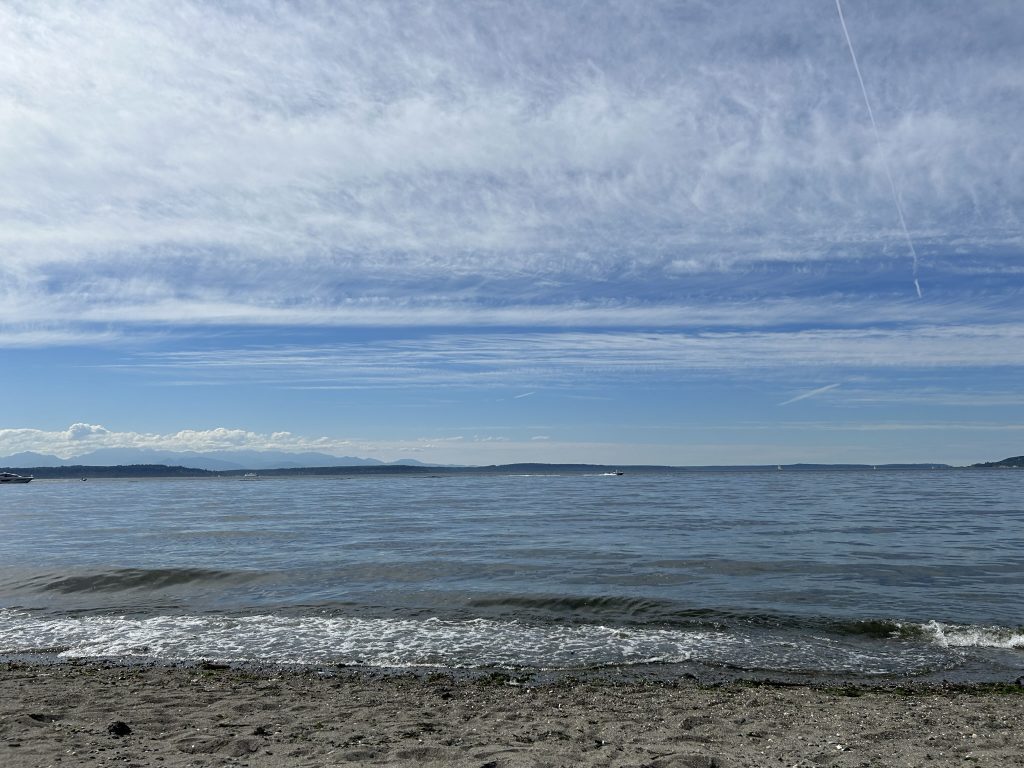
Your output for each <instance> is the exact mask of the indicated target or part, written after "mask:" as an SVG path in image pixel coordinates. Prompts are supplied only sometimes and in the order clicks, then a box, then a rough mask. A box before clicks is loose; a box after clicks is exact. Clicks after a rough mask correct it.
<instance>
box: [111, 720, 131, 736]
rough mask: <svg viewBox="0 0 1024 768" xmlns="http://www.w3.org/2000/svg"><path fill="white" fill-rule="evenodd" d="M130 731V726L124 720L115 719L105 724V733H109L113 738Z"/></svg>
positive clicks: (125, 734)
mask: <svg viewBox="0 0 1024 768" xmlns="http://www.w3.org/2000/svg"><path fill="white" fill-rule="evenodd" d="M131 732H132V729H131V726H130V725H128V723H126V722H125V721H124V720H115V721H114V722H112V723H111V724H110V725H108V726H107V733H109V734H110V735H111V736H113V737H114V738H115V739H119V738H121V737H122V736H127V735H128V734H130V733H131Z"/></svg>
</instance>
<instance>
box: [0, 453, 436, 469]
mask: <svg viewBox="0 0 1024 768" xmlns="http://www.w3.org/2000/svg"><path fill="white" fill-rule="evenodd" d="M131 464H166V465H168V466H176V467H190V468H192V469H207V470H211V471H214V472H224V471H229V470H237V469H297V468H299V467H366V466H385V465H388V464H390V465H400V466H402V465H404V466H415V467H424V466H432V465H428V464H424V463H423V462H420V461H416V460H415V459H401V460H399V461H393V462H383V461H378V460H377V459H362V458H357V457H355V456H331V455H330V454H327V453H316V452H306V453H287V452H285V451H208V452H198V451H161V450H155V449H152V448H101V449H100V450H98V451H91V452H90V453H83V454H82V455H81V456H74V457H72V458H70V459H61V458H59V457H57V456H50V455H47V454H44V453H35V452H33V451H25V452H23V453H15V454H13V455H11V456H0V466H3V467H67V466H75V465H82V466H92V467H112V466H119V465H131Z"/></svg>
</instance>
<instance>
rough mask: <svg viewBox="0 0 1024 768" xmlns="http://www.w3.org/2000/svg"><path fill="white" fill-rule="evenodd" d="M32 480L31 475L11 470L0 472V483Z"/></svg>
mask: <svg viewBox="0 0 1024 768" xmlns="http://www.w3.org/2000/svg"><path fill="white" fill-rule="evenodd" d="M31 481H32V475H28V476H27V477H26V476H25V475H16V474H14V473H13V472H0V483H28V482H31Z"/></svg>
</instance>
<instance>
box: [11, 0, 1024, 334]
mask: <svg viewBox="0 0 1024 768" xmlns="http://www.w3.org/2000/svg"><path fill="white" fill-rule="evenodd" d="M176 9H177V10H176V12H173V13H172V12H170V11H169V10H168V8H167V7H166V5H164V4H160V3H153V2H132V3H127V2H124V3H121V2H111V3H104V4H89V5H82V4H80V3H74V2H56V3H48V4H46V5H43V6H39V5H32V4H24V3H7V4H4V5H3V7H2V8H0V30H2V31H0V49H2V50H3V51H4V66H3V67H2V68H0V93H3V94H4V96H3V98H4V110H3V112H2V115H3V116H2V117H0V120H2V121H3V123H2V126H3V133H2V135H3V136H4V139H3V141H0V167H3V168H4V173H3V176H2V178H0V249H2V250H3V253H4V258H3V262H2V265H0V286H2V287H0V296H3V297H4V299H5V301H3V302H0V303H6V302H7V300H10V301H11V302H15V301H16V300H17V299H18V297H19V296H20V297H22V299H23V301H22V304H21V306H22V308H23V310H24V311H25V312H26V313H28V314H31V315H33V316H36V317H38V318H39V319H40V320H41V321H44V322H45V321H48V320H56V321H59V322H62V323H70V324H75V323H77V322H78V320H79V319H80V318H83V317H85V318H91V320H92V321H94V322H113V323H130V322H133V321H132V320H131V318H140V319H143V320H144V319H147V318H148V319H149V320H150V321H153V322H185V321H186V320H187V318H188V317H190V316H191V317H193V318H195V319H194V322H208V323H226V322H243V323H244V322H256V321H257V318H258V317H259V316H260V315H261V313H263V316H264V317H266V318H267V320H265V322H275V321H280V322H285V323H296V322H320V321H321V320H318V319H317V318H327V319H326V322H338V323H347V322H356V323H359V322H383V323H387V322H389V320H388V312H387V310H386V307H387V305H389V304H390V303H392V302H394V301H395V300H396V299H399V298H408V297H409V296H420V297H425V296H437V295H439V296H442V297H444V300H443V304H442V306H441V307H438V308H435V309H437V310H438V311H439V313H440V314H442V315H445V314H447V315H448V316H449V317H454V316H457V315H458V314H459V313H460V304H461V306H462V307H468V308H469V310H471V311H470V313H469V314H472V313H473V312H474V311H476V310H479V309H484V310H486V312H485V313H484V314H486V313H487V312H489V313H491V314H492V315H493V316H495V317H497V316H499V315H500V313H501V312H502V311H503V305H504V304H505V302H506V300H507V297H508V296H510V295H514V296H517V297H519V299H520V300H522V299H523V297H530V298H532V299H535V300H536V303H537V304H539V305H541V306H545V305H552V307H553V311H554V312H555V313H556V314H557V313H558V312H560V311H561V312H565V311H569V309H571V307H570V305H569V302H568V301H567V298H568V297H571V296H577V297H578V296H580V295H581V294H585V295H588V296H589V297H590V298H591V299H596V300H597V301H595V306H599V304H600V301H601V300H608V301H609V305H608V306H609V309H608V310H606V314H609V315H611V314H619V315H621V316H622V317H623V318H624V320H623V321H624V322H627V323H628V322H633V321H631V320H630V319H629V318H630V315H631V313H637V312H647V313H652V312H654V313H657V312H662V310H661V309H659V308H657V307H656V308H654V309H647V308H646V307H642V306H641V307H639V308H638V307H637V306H636V305H635V304H634V302H633V301H630V300H626V297H632V298H635V297H636V296H637V295H638V294H639V295H641V296H643V295H648V294H651V293H654V294H656V293H658V286H660V285H665V284H666V283H671V284H672V285H673V286H680V285H685V284H687V283H686V281H687V280H690V279H692V278H693V277H694V276H695V275H696V276H701V275H710V276H714V275H720V274H722V271H723V268H724V270H725V271H726V272H727V273H731V274H732V275H733V276H734V277H736V276H737V275H738V276H741V277H742V279H740V280H738V281H737V282H735V283H731V284H726V283H722V282H711V283H708V284H707V286H698V287H697V290H696V292H695V295H707V292H706V290H705V289H706V288H710V289H711V291H712V295H715V296H717V297H721V296H722V295H723V294H726V295H729V294H733V295H739V296H742V295H756V296H764V295H765V294H767V295H769V296H771V295H779V294H785V293H786V292H787V290H788V288H789V287H790V286H791V285H792V282H793V280H795V279H796V278H795V277H791V278H790V279H789V280H788V281H787V285H786V286H785V287H782V290H780V287H781V286H780V284H779V283H778V282H777V279H776V281H775V282H772V281H771V280H768V281H766V280H764V279H763V275H760V273H759V270H760V269H762V265H764V264H765V263H772V262H779V261H781V262H785V263H792V264H810V265H814V264H819V265H823V266H822V270H823V271H827V270H828V269H831V268H832V266H830V265H835V264H838V263H844V262H849V261H851V260H858V259H865V258H867V259H869V260H870V263H871V264H872V265H873V266H872V267H871V268H872V269H874V270H877V269H878V265H879V264H890V263H892V262H894V255H898V251H899V248H900V243H899V237H900V234H899V232H898V230H897V229H896V222H894V221H893V220H892V219H893V217H892V210H891V201H890V200H889V197H888V196H889V191H888V189H887V188H886V184H885V180H884V175H881V174H880V173H879V171H880V170H881V166H880V155H879V151H878V148H877V147H876V146H875V143H874V140H873V138H872V136H871V132H870V129H869V127H868V126H867V125H866V124H865V121H864V120H863V119H862V114H861V111H862V106H861V104H860V103H859V94H858V93H857V90H856V84H855V82H854V80H853V79H852V77H851V73H850V70H849V61H848V59H847V58H846V55H845V51H844V50H843V49H842V40H841V37H840V34H839V28H838V26H837V24H836V19H835V16H834V12H833V9H831V8H828V7H826V6H820V7H818V6H814V7H809V6H807V5H806V4H804V3H773V4H772V5H771V7H770V8H769V7H766V6H763V5H761V4H758V3H753V2H751V3H747V4H745V5H741V6H736V5H730V6H729V7H728V8H726V7H722V8H717V7H713V6H694V7H692V8H688V9H685V10H683V9H680V8H679V7H678V6H677V5H676V4H674V3H660V2H655V3H645V4H643V6H642V7H637V8H636V9H632V10H630V9H626V8H625V7H623V6H620V5H598V6H594V7H591V8H588V9H587V13H586V14H581V13H579V11H578V9H577V8H576V7H575V6H572V5H569V6H557V5H556V6H552V5H551V4H549V3H541V2H531V1H530V0H522V1H521V2H514V3H509V4H505V5H502V6H501V7H500V8H498V7H493V6H478V5H474V4H469V5H467V4H464V3H447V2H441V3H432V4H429V5H427V6H422V7H418V8H412V7H411V6H408V5H406V4H400V3H399V4H385V5H377V6H368V5H366V4H365V3H340V4H333V5H330V6H320V5H303V4H299V5H296V4H283V5H282V4H277V3H270V2H266V3H263V2H255V3H252V4H249V5H248V6H247V7H246V9H245V11H244V12H243V11H242V10H241V9H233V8H231V7H229V6H223V5H211V4H208V3H190V2H183V3H180V4H178V5H177V6H176ZM848 16H849V17H850V18H849V19H848V22H849V24H850V26H851V28H852V29H854V31H855V34H856V35H857V37H858V39H859V40H861V41H863V43H862V45H863V48H862V50H861V51H860V54H861V59H862V63H863V65H864V67H865V70H868V69H870V70H871V79H872V84H873V86H874V88H873V90H874V91H875V92H876V93H877V94H878V95H877V97H876V103H875V112H876V115H877V117H878V129H879V133H880V139H881V142H882V144H883V145H884V148H885V150H886V154H887V155H888V156H889V157H890V158H892V159H893V174H894V176H895V177H896V178H897V180H898V182H899V188H900V189H901V191H902V195H903V198H904V200H905V205H906V210H907V218H908V222H909V224H910V226H911V228H912V229H913V230H914V233H913V234H914V237H915V241H916V242H918V243H919V247H920V250H921V255H922V270H923V271H927V270H928V268H929V265H930V264H931V263H932V262H931V261H930V260H931V259H932V258H933V254H942V253H945V252H946V249H947V248H948V247H949V246H950V244H952V243H959V242H967V243H970V244H971V247H972V248H973V249H975V251H978V250H980V251H987V250H992V249H993V248H995V247H996V246H999V245H1001V244H1002V245H1005V244H1007V243H1011V244H1014V245H1015V246H1017V247H1019V246H1020V244H1021V242H1022V236H1021V231H1022V227H1021V220H1020V215H1019V211H1020V210H1021V208H1022V198H1021V195H1022V194H1024V193H1022V191H1021V189H1020V185H1019V184H1018V183H1017V180H1018V179H1019V178H1021V177H1022V176H1024V157H1022V155H1021V153H1020V152H1019V151H1017V147H1018V137H1017V135H1016V133H1015V131H1014V127H1015V126H1017V125H1019V124H1020V123H1021V122H1022V119H1024V111H1022V110H1024V100H1021V99H1019V98H1008V97H1007V96H1006V94H1007V93H1016V92H1019V89H1020V84H1019V66H1018V65H1019V56H1017V55H1016V54H1018V53H1019V43H1016V42H1014V41H1019V40H1020V39H1021V37H1022V33H1024V29H1022V28H1021V25H1022V22H1021V20H1020V18H1019V15H1018V14H1015V13H1013V12H1012V11H1010V10H1009V9H1008V8H1007V7H1005V6H999V5H990V6H987V7H984V8H974V9H972V12H971V14H968V15H964V14H950V13H944V12H941V9H940V10H939V11H937V10H936V9H934V8H932V7H928V8H918V7H913V6H895V7H893V8H888V9H885V10H884V11H880V12H877V13H874V14H873V15H871V16H870V17H869V16H866V15H865V14H856V13H855V12H854V9H848ZM934 39H942V40H944V41H945V43H944V45H943V46H941V47H939V48H936V47H935V46H934V45H933V44H932V43H931V41H932V40H934ZM977 39H985V40H986V45H985V46H980V47H979V46H977V45H974V44H973V42H971V41H973V40H977ZM555 41H557V44H556V43H555ZM922 51H927V56H923V55H922V54H921V52H922ZM886 249H888V251H887V250H886ZM896 263H897V264H898V261H897V262H896ZM896 268H897V269H899V268H901V267H899V266H897V267H896ZM893 279H894V280H895V279H896V276H894V278H893ZM744 282H746V286H747V289H746V290H745V288H744ZM933 283H937V286H936V287H937V288H938V291H939V295H941V293H942V287H943V286H942V280H941V276H936V275H929V284H930V285H931V284H933ZM271 285H272V286H274V288H275V291H276V292H275V291H269V290H268V289H267V286H271ZM213 286H216V288H214V287H213ZM669 293H671V292H669ZM275 297H276V300H275ZM375 299H376V300H378V301H379V302H380V303H381V305H382V306H381V307H379V308H377V309H376V310H375V311H373V310H371V309H368V308H367V307H364V306H360V305H359V304H358V303H359V302H370V303H372V302H373V301H374V300H375ZM353 302H356V305H355V306H353ZM530 303H532V302H527V305H529V304H530ZM430 309H431V308H429V307H427V308H423V309H422V311H423V312H426V313H429V311H430ZM51 311H52V312H53V315H48V314H47V313H49V312H51ZM512 313H513V314H514V308H513V312H512ZM662 313H663V312H662ZM394 314H396V313H393V315H394ZM332 315H333V317H334V319H333V320H332V319H331V317H332ZM275 318H276V320H275ZM303 318H305V319H303ZM375 318H376V319H375ZM450 321H451V320H450ZM495 321H496V322H500V320H495ZM392 322H395V321H394V320H392ZM635 322H644V321H643V320H636V321H635Z"/></svg>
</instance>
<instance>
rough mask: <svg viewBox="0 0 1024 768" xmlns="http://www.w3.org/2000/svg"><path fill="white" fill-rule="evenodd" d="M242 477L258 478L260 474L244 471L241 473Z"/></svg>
mask: <svg viewBox="0 0 1024 768" xmlns="http://www.w3.org/2000/svg"><path fill="white" fill-rule="evenodd" d="M242 479H243V480H259V479H260V476H259V475H257V474H256V473H255V472H246V473H245V474H244V475H242Z"/></svg>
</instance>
